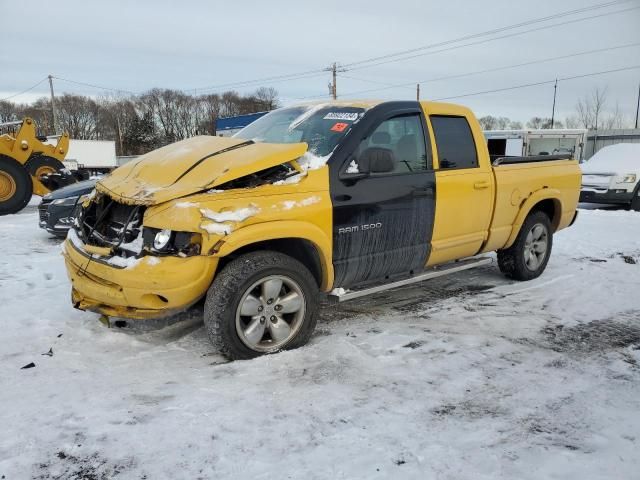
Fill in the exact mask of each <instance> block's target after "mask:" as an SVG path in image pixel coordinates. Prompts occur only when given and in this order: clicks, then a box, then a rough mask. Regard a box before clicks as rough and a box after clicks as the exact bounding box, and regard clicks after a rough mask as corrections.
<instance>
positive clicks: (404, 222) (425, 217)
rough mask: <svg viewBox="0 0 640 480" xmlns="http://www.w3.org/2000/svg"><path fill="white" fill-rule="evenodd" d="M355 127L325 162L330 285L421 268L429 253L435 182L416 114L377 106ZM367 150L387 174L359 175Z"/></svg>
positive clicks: (415, 108)
mask: <svg viewBox="0 0 640 480" xmlns="http://www.w3.org/2000/svg"><path fill="white" fill-rule="evenodd" d="M356 127H357V128H354V130H353V131H352V132H351V134H350V135H349V141H348V142H345V144H344V145H342V146H341V147H342V148H341V149H340V151H336V152H335V154H334V156H333V157H332V160H331V169H330V171H331V179H330V185H331V198H332V202H333V264H334V269H335V283H334V285H335V286H336V287H352V286H354V285H358V284H363V283H371V282H375V281H381V280H387V279H390V278H393V277H396V276H408V275H411V274H412V273H413V272H419V271H422V269H423V268H424V265H425V263H426V259H427V257H428V254H429V251H430V241H431V230H432V226H433V216H434V201H435V177H434V172H433V169H432V168H431V153H430V151H429V149H428V147H427V146H428V142H427V141H426V138H427V137H426V123H425V119H424V115H423V113H422V109H421V108H420V106H419V104H418V103H417V102H389V103H385V104H382V105H379V106H378V107H374V108H373V109H371V110H370V111H369V112H368V113H367V114H366V115H365V116H364V117H363V119H362V120H361V121H360V122H359V124H358V125H356ZM371 152H373V153H374V154H375V153H376V152H377V153H380V152H382V153H383V154H384V155H385V158H386V159H387V160H389V162H388V167H389V168H388V170H387V171H384V172H381V171H378V172H370V171H366V172H362V171H359V170H360V167H361V165H359V163H358V161H359V159H365V160H366V159H367V158H369V157H368V155H370V154H371ZM363 162H364V160H363ZM362 168H363V169H366V166H365V165H364V164H363V165H362Z"/></svg>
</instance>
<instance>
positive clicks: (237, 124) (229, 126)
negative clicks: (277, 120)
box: [216, 112, 269, 137]
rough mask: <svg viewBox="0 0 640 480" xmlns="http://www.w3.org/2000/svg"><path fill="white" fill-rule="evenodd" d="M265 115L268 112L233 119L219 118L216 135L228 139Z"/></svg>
mask: <svg viewBox="0 0 640 480" xmlns="http://www.w3.org/2000/svg"><path fill="white" fill-rule="evenodd" d="M267 113H269V112H257V113H249V114H247V115H238V116H235V117H226V118H219V119H218V120H217V121H216V135H219V136H221V137H230V136H232V135H233V134H234V133H236V132H238V131H240V130H242V129H243V128H244V127H246V126H247V125H249V124H250V123H252V122H255V121H256V120H257V119H259V118H260V117H262V116H263V115H266V114H267Z"/></svg>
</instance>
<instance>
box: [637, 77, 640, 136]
mask: <svg viewBox="0 0 640 480" xmlns="http://www.w3.org/2000/svg"><path fill="white" fill-rule="evenodd" d="M638 110H640V83H639V84H638V104H637V105H636V128H638Z"/></svg>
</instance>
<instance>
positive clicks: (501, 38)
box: [347, 6, 640, 71]
mask: <svg viewBox="0 0 640 480" xmlns="http://www.w3.org/2000/svg"><path fill="white" fill-rule="evenodd" d="M638 8H640V6H636V7H630V8H626V9H623V10H616V11H615V12H607V13H600V14H598V15H591V16H589V17H582V18H578V19H575V20H567V21H565V22H558V23H554V24H553V25H543V26H541V27H536V28H530V29H528V30H522V31H520V32H514V33H509V34H506V35H501V36H498V37H492V38H486V39H483V40H478V41H475V42H469V43H464V44H462V45H454V46H451V47H447V48H441V49H439V50H432V51H428V52H422V53H416V54H414V55H409V56H404V57H400V58H390V59H387V60H383V61H380V62H377V63H372V64H366V65H360V66H355V67H351V68H347V70H349V71H352V70H361V69H364V68H371V67H377V66H380V65H385V64H388V63H395V62H402V61H405V60H411V59H413V58H418V57H424V56H426V55H433V54H436V53H441V52H448V51H451V50H457V49H459V48H465V47H470V46H474V45H481V44H483V43H489V42H493V41H496V40H503V39H505V38H511V37H515V36H518V35H523V34H525V33H531V32H538V31H541V30H548V29H550V28H555V27H559V26H562V25H569V24H572V23H579V22H583V21H585V20H592V19H595V18H600V17H606V16H609V15H615V14H618V13H624V12H628V11H630V10H637V9H638Z"/></svg>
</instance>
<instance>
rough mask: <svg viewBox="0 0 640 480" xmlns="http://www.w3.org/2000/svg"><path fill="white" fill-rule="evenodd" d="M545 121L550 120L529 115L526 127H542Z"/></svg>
mask: <svg viewBox="0 0 640 480" xmlns="http://www.w3.org/2000/svg"><path fill="white" fill-rule="evenodd" d="M547 121H549V123H550V122H551V121H550V120H549V119H547V118H542V117H531V119H530V120H529V121H528V122H527V128H535V129H540V128H544V125H545V123H546V122H547Z"/></svg>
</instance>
